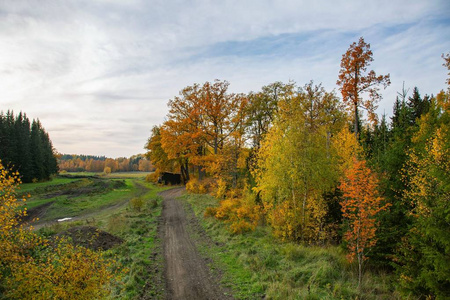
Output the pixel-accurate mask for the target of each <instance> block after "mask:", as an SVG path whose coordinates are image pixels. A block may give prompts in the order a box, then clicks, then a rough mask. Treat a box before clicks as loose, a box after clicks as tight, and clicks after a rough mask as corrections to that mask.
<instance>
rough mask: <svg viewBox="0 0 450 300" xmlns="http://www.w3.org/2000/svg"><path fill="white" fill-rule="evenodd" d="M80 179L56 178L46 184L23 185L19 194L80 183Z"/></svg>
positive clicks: (45, 182)
mask: <svg viewBox="0 0 450 300" xmlns="http://www.w3.org/2000/svg"><path fill="white" fill-rule="evenodd" d="M78 180H80V179H77V178H69V177H56V178H53V179H51V180H49V181H44V182H37V183H22V184H21V185H20V189H19V190H18V192H19V193H21V194H25V193H31V192H33V191H34V190H36V189H38V188H45V187H49V186H57V185H63V184H67V183H71V182H75V181H78Z"/></svg>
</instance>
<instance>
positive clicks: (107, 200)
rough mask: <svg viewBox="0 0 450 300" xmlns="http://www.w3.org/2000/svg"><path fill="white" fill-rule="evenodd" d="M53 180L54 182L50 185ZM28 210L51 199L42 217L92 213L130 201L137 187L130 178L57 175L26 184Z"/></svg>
mask: <svg viewBox="0 0 450 300" xmlns="http://www.w3.org/2000/svg"><path fill="white" fill-rule="evenodd" d="M52 183H53V184H52ZM26 188H27V190H28V193H29V194H30V195H31V198H29V199H28V200H27V204H26V205H27V208H28V209H29V210H31V209H33V208H35V207H37V206H39V205H42V204H44V203H47V202H53V204H52V205H51V206H50V207H49V208H48V211H47V213H46V215H45V216H44V217H43V218H41V219H42V220H44V221H45V220H54V219H59V218H64V217H75V216H80V215H86V214H92V213H95V212H97V211H99V212H100V213H101V210H102V209H107V208H109V207H111V206H114V205H117V204H120V203H123V202H125V201H127V200H129V199H130V198H131V197H132V196H131V195H133V194H134V193H136V192H137V187H136V185H135V183H134V181H133V180H132V179H125V180H120V179H95V178H83V179H76V180H74V179H67V178H58V179H55V180H54V181H52V182H48V183H45V184H41V183H36V184H31V186H27V187H26Z"/></svg>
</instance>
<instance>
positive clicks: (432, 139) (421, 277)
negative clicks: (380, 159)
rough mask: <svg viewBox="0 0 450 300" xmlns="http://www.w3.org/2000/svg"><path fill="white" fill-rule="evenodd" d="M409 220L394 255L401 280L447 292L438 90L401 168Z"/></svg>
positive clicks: (421, 289) (448, 235)
mask: <svg viewBox="0 0 450 300" xmlns="http://www.w3.org/2000/svg"><path fill="white" fill-rule="evenodd" d="M404 177H405V178H406V179H407V180H406V184H407V188H406V189H405V190H404V195H403V196H404V200H405V201H407V202H409V203H410V205H411V208H412V209H411V216H412V226H411V227H410V228H409V231H408V233H407V234H406V236H405V237H404V238H403V240H402V247H401V248H400V252H399V255H397V263H398V267H397V271H398V273H399V274H400V280H401V284H402V286H403V287H404V288H405V289H406V290H407V291H409V292H412V293H414V294H416V295H427V296H428V297H437V298H439V299H446V297H447V296H448V295H449V294H450V280H449V278H450V227H449V226H448V224H449V222H450V217H449V216H450V206H449V199H450V189H449V187H450V180H449V179H450V105H449V95H448V94H445V93H443V92H441V93H440V94H439V95H438V96H437V97H436V99H434V98H433V99H432V101H431V105H430V109H429V112H428V113H427V114H426V115H424V116H423V117H422V118H421V119H420V121H419V130H418V131H417V133H416V134H415V135H414V137H413V147H412V148H411V150H410V151H409V152H408V161H407V164H406V168H405V171H404Z"/></svg>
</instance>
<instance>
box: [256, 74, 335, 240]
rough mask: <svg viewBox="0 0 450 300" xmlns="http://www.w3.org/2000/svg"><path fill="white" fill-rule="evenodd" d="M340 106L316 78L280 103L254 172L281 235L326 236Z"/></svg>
mask: <svg viewBox="0 0 450 300" xmlns="http://www.w3.org/2000/svg"><path fill="white" fill-rule="evenodd" d="M311 108H313V109H311ZM325 108H327V109H325ZM339 109H340V108H339V105H338V100H337V98H336V97H335V96H334V95H333V94H331V93H327V92H326V91H325V90H324V89H323V88H322V87H321V86H320V85H318V86H317V85H314V84H313V83H312V82H311V83H309V84H307V85H305V86H304V88H303V89H299V93H298V94H297V95H291V97H286V98H283V99H282V100H280V101H279V103H278V113H277V115H276V118H275V121H274V123H273V126H272V127H271V128H270V129H269V131H268V133H267V134H266V137H265V139H264V141H263V142H262V144H261V148H260V150H259V152H258V165H257V168H256V169H255V170H254V171H253V173H254V175H255V177H256V183H257V187H256V190H257V192H259V193H260V195H261V198H262V202H263V204H264V207H265V210H266V211H267V213H268V220H269V223H270V224H271V226H272V227H273V228H274V233H275V235H276V236H279V237H281V238H283V239H291V240H297V241H300V240H302V241H316V240H320V239H322V238H324V234H323V233H324V231H323V218H324V216H325V214H326V204H325V202H324V199H323V194H324V193H325V192H328V191H330V190H331V189H332V188H333V187H334V185H335V183H336V181H337V179H338V178H337V175H338V174H337V170H336V167H337V161H336V160H335V155H334V154H333V152H332V149H331V148H330V147H329V140H328V138H329V133H330V132H332V133H334V132H336V131H337V130H338V129H337V128H335V127H334V126H336V124H339V123H340V122H339V118H341V119H342V116H343V114H342V112H341V113H339ZM341 124H342V123H341Z"/></svg>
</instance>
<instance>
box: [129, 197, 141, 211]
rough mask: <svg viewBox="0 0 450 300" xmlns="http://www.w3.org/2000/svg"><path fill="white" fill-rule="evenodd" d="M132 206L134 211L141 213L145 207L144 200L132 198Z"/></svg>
mask: <svg viewBox="0 0 450 300" xmlns="http://www.w3.org/2000/svg"><path fill="white" fill-rule="evenodd" d="M130 206H131V208H132V209H133V210H134V211H137V212H140V211H141V210H142V208H143V207H144V200H142V198H140V197H137V198H132V199H131V200H130Z"/></svg>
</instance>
